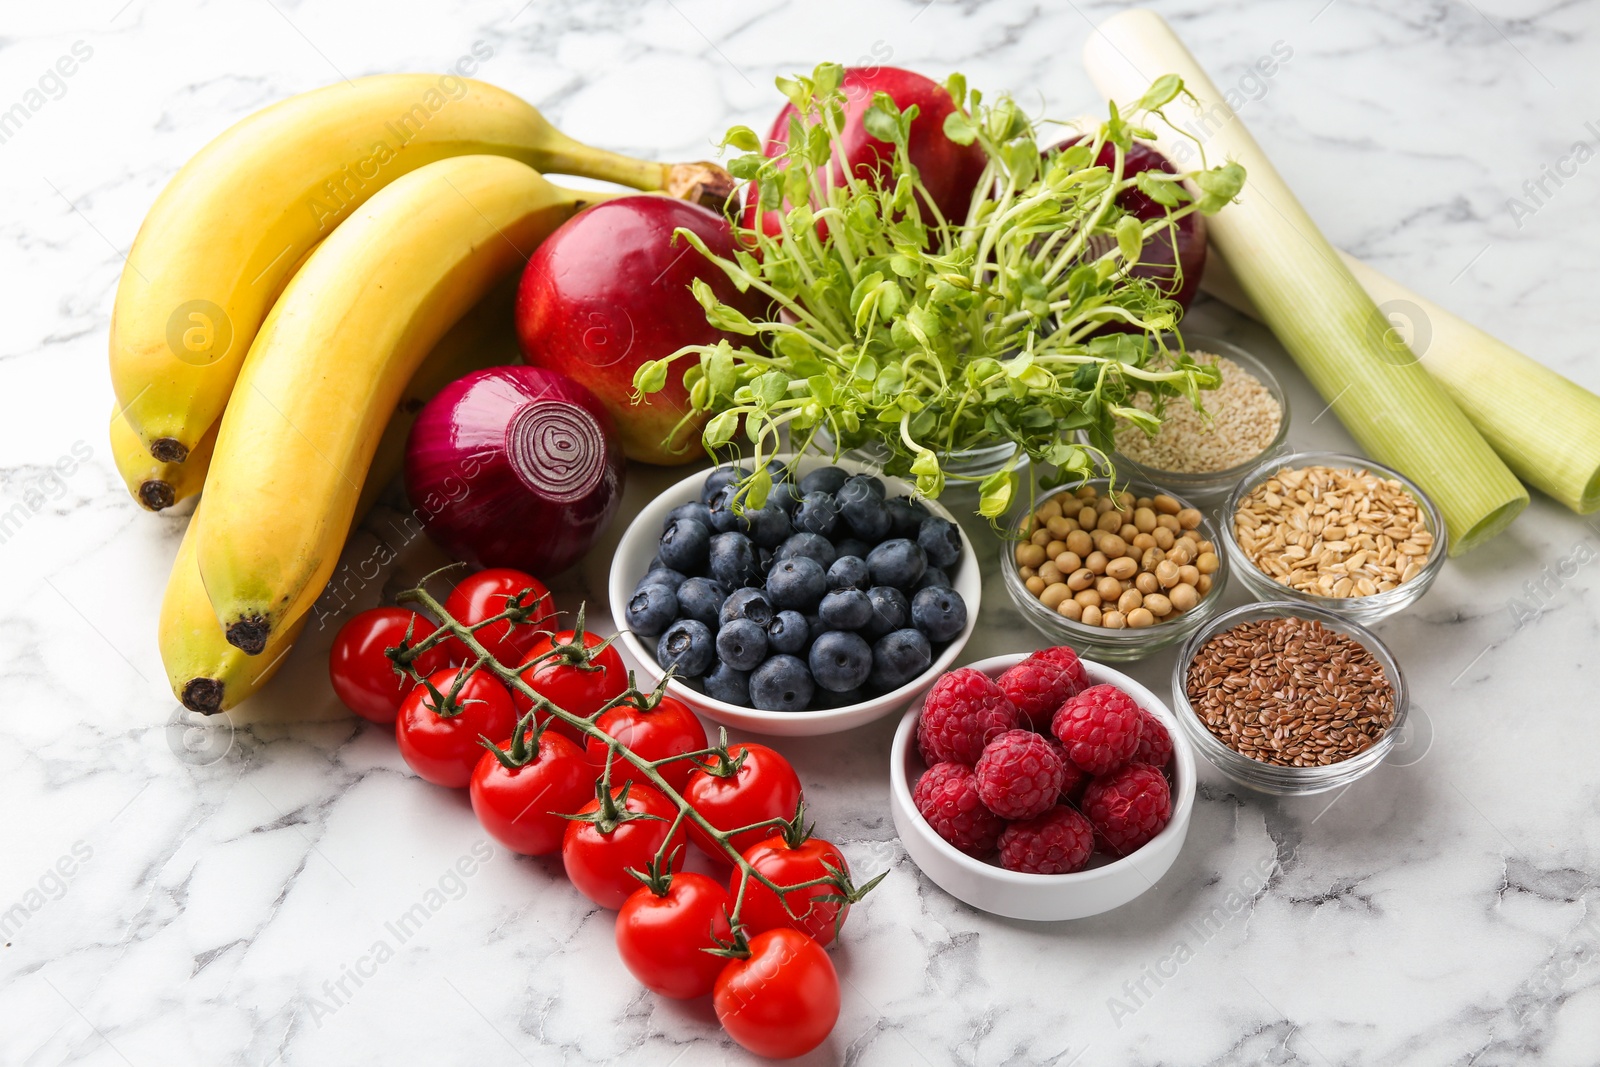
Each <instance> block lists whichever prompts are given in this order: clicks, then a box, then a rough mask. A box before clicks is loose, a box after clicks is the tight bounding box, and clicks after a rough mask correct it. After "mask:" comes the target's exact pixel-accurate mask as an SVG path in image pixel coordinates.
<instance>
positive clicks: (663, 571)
mask: <svg viewBox="0 0 1600 1067" xmlns="http://www.w3.org/2000/svg"><path fill="white" fill-rule="evenodd" d="M687 580H688V579H687V576H686V575H684V574H683V573H681V572H679V571H675V570H673V569H672V568H670V567H652V568H650V570H649V572H648V573H646V574H645V576H644V577H643V578H640V579H639V584H638V585H636V586H634V587H633V588H634V591H635V592H637V591H638V590H640V589H643V588H644V587H645V586H647V585H664V586H666V587H667V588H668V589H671V590H672V591H673V592H674V593H676V592H677V591H678V586H680V585H682V584H683V583H684V582H685V581H687Z"/></svg>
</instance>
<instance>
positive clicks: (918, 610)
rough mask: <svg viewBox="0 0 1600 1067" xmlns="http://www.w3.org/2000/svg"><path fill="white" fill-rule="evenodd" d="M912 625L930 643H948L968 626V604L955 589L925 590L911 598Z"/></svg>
mask: <svg viewBox="0 0 1600 1067" xmlns="http://www.w3.org/2000/svg"><path fill="white" fill-rule="evenodd" d="M911 623H912V625H913V626H915V627H916V628H917V629H919V630H921V631H922V632H923V633H925V634H927V635H928V640H930V641H948V640H950V639H951V638H952V637H954V636H955V635H956V634H958V633H960V632H961V630H962V628H963V627H965V626H966V625H967V603H966V601H964V600H962V599H961V594H960V593H958V592H956V591H955V590H954V589H938V588H934V589H924V590H923V591H922V592H920V593H918V594H917V595H916V596H914V597H912V598H911Z"/></svg>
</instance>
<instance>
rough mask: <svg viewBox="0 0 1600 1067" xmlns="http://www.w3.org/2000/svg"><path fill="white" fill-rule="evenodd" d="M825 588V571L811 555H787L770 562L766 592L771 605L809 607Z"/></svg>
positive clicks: (804, 609)
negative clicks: (770, 567) (770, 570)
mask: <svg viewBox="0 0 1600 1067" xmlns="http://www.w3.org/2000/svg"><path fill="white" fill-rule="evenodd" d="M827 591H828V574H827V572H826V571H824V570H823V569H822V564H820V563H818V562H817V561H816V560H814V559H812V558H811V557H810V556H790V557H788V558H787V559H780V560H778V561H777V562H776V563H774V564H773V565H772V573H771V574H769V575H767V595H768V596H770V597H771V598H772V604H773V606H774V607H777V608H780V609H783V608H792V609H795V610H798V611H811V610H812V609H814V608H815V607H816V606H817V602H818V601H819V600H821V599H822V594H823V593H826V592H827Z"/></svg>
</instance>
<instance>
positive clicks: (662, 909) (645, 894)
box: [617, 871, 732, 1000]
mask: <svg viewBox="0 0 1600 1067" xmlns="http://www.w3.org/2000/svg"><path fill="white" fill-rule="evenodd" d="M731 908H732V905H731V904H729V903H728V894H727V893H725V892H723V889H722V886H720V885H718V884H717V883H716V882H714V881H712V880H711V879H710V878H707V877H706V876H705V875H703V874H695V873H694V872H692V871H680V872H679V873H677V874H675V875H673V876H672V880H671V883H670V884H669V885H668V886H667V887H666V888H665V890H664V891H662V892H660V893H657V892H656V891H655V890H654V889H651V888H646V887H641V888H639V889H635V890H634V891H633V895H632V896H630V897H628V899H627V901H626V902H625V903H624V904H623V905H622V910H621V911H619V912H617V954H618V955H620V956H621V957H622V962H623V964H624V966H626V967H627V968H628V970H629V972H631V973H632V975H633V976H634V977H635V978H637V979H638V980H639V982H640V984H641V985H643V986H644V987H645V988H646V989H648V990H650V991H651V992H652V993H659V994H661V995H662V996H664V997H672V998H674V999H676V1000H692V999H693V998H695V997H703V996H705V995H706V994H707V993H709V992H711V989H712V987H713V986H714V985H716V981H717V975H719V974H721V973H722V968H723V966H724V965H726V964H727V962H728V961H727V959H726V958H725V957H723V956H717V955H714V954H712V953H710V952H707V951H705V950H706V949H709V948H714V947H716V942H717V941H718V940H721V941H724V942H725V941H727V940H728V939H729V938H730V937H731V936H732V934H731V931H730V930H729V928H728V912H729V911H730V910H731Z"/></svg>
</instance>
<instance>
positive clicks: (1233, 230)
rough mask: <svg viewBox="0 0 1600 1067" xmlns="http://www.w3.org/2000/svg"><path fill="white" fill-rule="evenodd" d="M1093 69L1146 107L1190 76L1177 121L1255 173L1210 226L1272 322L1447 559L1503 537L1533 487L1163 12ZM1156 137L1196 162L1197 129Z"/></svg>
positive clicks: (1102, 85) (1119, 95) (1093, 61)
mask: <svg viewBox="0 0 1600 1067" xmlns="http://www.w3.org/2000/svg"><path fill="white" fill-rule="evenodd" d="M1084 65H1085V67H1086V68H1087V70H1088V72H1089V76H1090V78H1091V79H1092V80H1093V81H1094V83H1095V85H1096V86H1097V87H1098V88H1099V89H1100V91H1101V93H1102V94H1104V95H1105V96H1107V97H1109V98H1112V99H1119V100H1124V101H1132V100H1135V99H1137V98H1139V97H1140V96H1141V95H1142V94H1143V93H1144V91H1145V89H1146V88H1147V87H1148V86H1149V85H1150V83H1151V82H1152V81H1153V80H1154V79H1155V78H1156V77H1157V76H1161V75H1168V74H1175V75H1177V76H1178V77H1179V78H1181V79H1183V84H1184V87H1185V88H1186V89H1187V90H1188V91H1189V93H1191V94H1193V99H1188V98H1186V97H1180V98H1179V99H1178V100H1176V101H1174V102H1173V103H1172V104H1171V105H1169V108H1168V111H1169V114H1168V116H1167V117H1168V118H1169V119H1170V120H1171V121H1172V122H1173V123H1174V124H1176V125H1178V126H1183V125H1185V124H1187V126H1188V128H1189V130H1190V131H1193V130H1196V129H1198V130H1200V131H1201V132H1202V134H1203V140H1204V144H1205V150H1206V153H1207V155H1208V156H1211V155H1215V156H1216V157H1218V158H1223V157H1225V158H1227V159H1230V160H1233V161H1235V162H1238V163H1240V164H1242V165H1243V166H1244V168H1245V171H1246V174H1247V178H1246V181H1245V186H1244V189H1243V190H1242V191H1241V192H1240V194H1239V196H1238V198H1237V200H1236V201H1235V202H1234V203H1233V204H1230V205H1229V206H1228V207H1227V208H1225V209H1224V210H1222V211H1220V212H1218V213H1217V214H1216V215H1215V216H1213V217H1212V218H1210V219H1209V220H1207V221H1208V223H1209V230H1210V235H1211V241H1212V243H1213V244H1214V245H1215V246H1216V247H1217V249H1218V250H1220V251H1221V252H1222V254H1223V256H1224V257H1226V259H1227V261H1228V264H1229V266H1231V267H1232V268H1233V271H1234V274H1235V276H1236V277H1237V278H1238V280H1239V284H1240V287H1241V288H1242V289H1243V290H1244V292H1245V294H1246V295H1247V296H1249V297H1250V300H1251V302H1252V303H1254V304H1255V306H1256V307H1257V308H1259V309H1260V310H1261V314H1262V318H1263V321H1265V322H1266V324H1267V325H1268V326H1269V327H1271V329H1272V331H1273V333H1275V334H1276V335H1277V337H1278V340H1279V341H1280V342H1282V344H1283V346H1284V348H1285V349H1287V350H1288V352H1289V354H1290V355H1291V356H1293V357H1294V359H1295V361H1296V362H1297V363H1298V364H1299V365H1300V367H1301V369H1302V370H1304V371H1305V373H1306V376H1307V377H1308V378H1310V379H1311V384H1312V385H1314V386H1316V388H1317V391H1318V392H1320V393H1321V394H1322V396H1323V398H1324V399H1325V400H1327V401H1328V403H1329V406H1330V407H1331V408H1332V410H1333V411H1334V412H1335V413H1336V414H1337V415H1338V416H1339V418H1340V421H1342V422H1343V423H1344V425H1345V427H1346V428H1347V429H1348V430H1349V431H1350V433H1351V435H1352V436H1353V437H1355V439H1356V441H1357V442H1359V443H1360V445H1361V447H1362V448H1363V449H1365V450H1366V452H1367V453H1368V454H1370V455H1371V456H1373V457H1374V458H1375V459H1377V460H1378V461H1380V462H1382V463H1387V464H1389V465H1390V466H1393V467H1395V468H1397V469H1399V470H1400V471H1402V472H1404V473H1405V474H1407V475H1408V476H1409V477H1411V478H1412V479H1413V480H1415V481H1416V482H1417V484H1418V485H1420V486H1421V487H1422V489H1423V491H1424V492H1426V493H1427V494H1428V495H1429V496H1430V497H1431V498H1432V499H1433V502H1434V503H1435V504H1436V505H1437V506H1438V508H1439V510H1440V512H1441V513H1442V514H1443V515H1444V519H1445V526H1446V528H1447V530H1448V533H1449V548H1450V553H1451V555H1456V554H1459V553H1461V552H1466V551H1468V550H1470V549H1472V548H1474V547H1476V546H1477V545H1480V544H1482V543H1483V542H1484V541H1487V540H1488V539H1489V538H1491V537H1493V536H1494V535H1495V534H1497V533H1499V532H1500V531H1501V530H1503V529H1505V527H1506V526H1507V525H1508V524H1509V523H1510V522H1511V520H1512V519H1514V518H1516V516H1517V515H1518V513H1520V512H1521V511H1522V509H1523V508H1525V507H1526V506H1527V505H1528V491H1527V490H1526V489H1525V488H1523V486H1522V484H1521V483H1520V482H1518V481H1517V479H1516V477H1515V475H1513V474H1512V473H1511V471H1510V469H1509V468H1507V466H1506V465H1505V463H1504V462H1502V461H1501V459H1500V457H1499V456H1497V455H1495V452H1494V450H1493V449H1492V448H1491V447H1490V446H1489V444H1488V442H1486V441H1485V440H1484V438H1483V436H1482V435H1481V434H1480V433H1479V432H1478V430H1477V429H1476V428H1474V426H1473V425H1472V423H1471V422H1470V421H1469V420H1468V419H1467V417H1466V416H1465V415H1464V414H1463V413H1462V411H1461V409H1460V408H1458V407H1456V405H1455V403H1454V401H1452V400H1451V399H1450V396H1449V395H1448V394H1447V393H1446V391H1445V389H1444V388H1443V387H1442V386H1440V385H1439V383H1437V382H1436V381H1434V379H1433V378H1432V377H1431V376H1430V375H1429V374H1428V372H1427V371H1426V370H1424V369H1423V367H1422V366H1421V365H1420V364H1419V363H1418V362H1417V361H1416V359H1415V358H1414V357H1412V355H1411V353H1410V351H1409V350H1408V349H1406V348H1405V346H1404V344H1403V343H1399V342H1397V341H1396V339H1395V336H1394V333H1393V331H1392V330H1391V329H1390V325H1389V322H1388V320H1387V319H1386V318H1385V317H1384V316H1383V314H1382V312H1380V311H1379V310H1378V307H1377V305H1376V304H1374V303H1373V301H1372V298H1371V297H1369V296H1368V295H1367V294H1366V292H1365V291H1364V290H1363V289H1362V287H1361V285H1360V283H1359V282H1358V281H1357V280H1356V278H1355V276H1354V275H1353V274H1352V273H1351V271H1350V268H1349V267H1347V266H1346V265H1345V263H1344V262H1343V261H1342V260H1341V259H1340V258H1339V255H1338V253H1337V252H1336V251H1335V250H1334V248H1333V246H1332V245H1330V244H1329V243H1328V240H1327V238H1325V237H1324V236H1323V235H1322V233H1321V231H1320V230H1318V229H1317V227H1316V224H1315V223H1314V222H1312V220H1311V217H1310V215H1308V214H1307V213H1306V210H1305V208H1304V207H1302V206H1301V204H1300V202H1299V201H1298V200H1296V199H1295V197H1294V194H1293V193H1291V192H1290V191H1289V188H1288V186H1287V185H1286V184H1285V182H1284V181H1283V178H1282V177H1281V176H1280V175H1279V174H1278V172H1277V171H1276V170H1275V169H1274V168H1273V166H1272V164H1271V163H1270V162H1269V161H1268V160H1267V157H1266V154H1265V153H1263V152H1262V151H1261V148H1260V146H1259V145H1257V144H1256V142H1255V139H1254V138H1253V137H1251V136H1250V134H1249V132H1248V131H1247V130H1246V129H1245V127H1244V123H1243V122H1241V121H1240V120H1239V118H1238V116H1237V115H1235V114H1233V112H1232V109H1230V108H1229V107H1228V105H1227V103H1226V102H1225V101H1224V99H1223V95H1222V93H1221V92H1220V91H1219V90H1218V89H1217V87H1216V85H1215V84H1214V83H1213V82H1212V81H1211V79H1210V78H1209V77H1208V76H1207V75H1206V73H1205V71H1204V69H1203V68H1202V67H1201V66H1200V64H1199V63H1198V62H1197V61H1196V60H1195V58H1194V56H1192V55H1191V54H1190V53H1189V50H1188V49H1187V48H1185V47H1184V45H1183V42H1182V41H1180V40H1179V39H1178V37H1177V35H1176V34H1174V33H1173V32H1172V29H1171V27H1169V26H1168V25H1167V24H1166V22H1165V21H1164V20H1163V19H1162V18H1161V16H1159V15H1157V14H1156V13H1155V12H1153V11H1146V10H1137V9H1136V10H1131V11H1125V12H1122V13H1121V14H1118V15H1115V16H1113V17H1112V18H1110V19H1107V20H1106V21H1105V22H1103V23H1101V25H1100V28H1099V30H1098V32H1096V33H1094V34H1092V35H1091V36H1090V38H1089V42H1088V44H1087V45H1085V47H1084ZM1152 125H1155V126H1158V127H1160V126H1163V124H1161V123H1156V122H1154V121H1153V120H1152ZM1153 132H1154V133H1155V134H1156V136H1157V143H1158V145H1159V146H1160V147H1161V149H1162V150H1163V151H1164V152H1166V153H1167V154H1168V155H1169V157H1170V158H1173V159H1174V160H1175V161H1182V160H1184V159H1187V158H1189V157H1190V156H1192V155H1193V154H1194V139H1193V133H1192V132H1185V131H1183V130H1180V129H1171V128H1158V129H1155V130H1154V131H1153Z"/></svg>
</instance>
